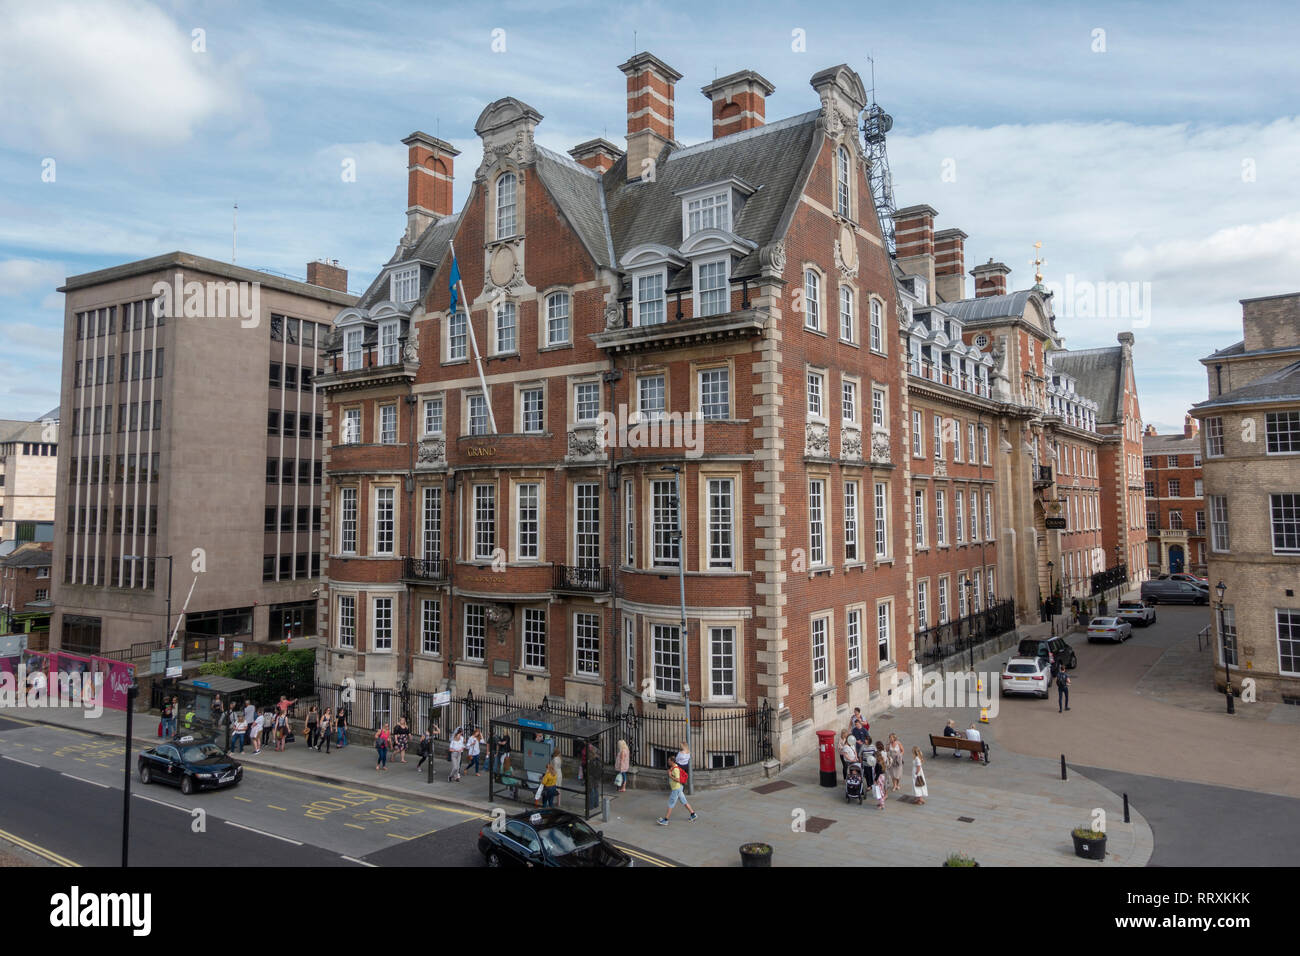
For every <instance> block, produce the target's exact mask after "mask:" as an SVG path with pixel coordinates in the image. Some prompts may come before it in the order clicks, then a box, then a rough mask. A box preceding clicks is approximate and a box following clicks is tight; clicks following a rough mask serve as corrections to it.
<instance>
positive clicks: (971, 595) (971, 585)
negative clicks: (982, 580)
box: [966, 578, 975, 672]
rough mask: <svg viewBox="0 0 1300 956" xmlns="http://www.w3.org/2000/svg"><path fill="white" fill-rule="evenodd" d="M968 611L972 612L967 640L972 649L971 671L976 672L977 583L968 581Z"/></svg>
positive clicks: (971, 580)
mask: <svg viewBox="0 0 1300 956" xmlns="http://www.w3.org/2000/svg"><path fill="white" fill-rule="evenodd" d="M966 609H967V610H968V611H969V612H970V619H969V620H970V628H969V630H968V631H967V634H966V638H967V641H968V642H969V647H970V669H971V671H972V672H974V670H975V581H974V580H973V579H971V578H967V579H966Z"/></svg>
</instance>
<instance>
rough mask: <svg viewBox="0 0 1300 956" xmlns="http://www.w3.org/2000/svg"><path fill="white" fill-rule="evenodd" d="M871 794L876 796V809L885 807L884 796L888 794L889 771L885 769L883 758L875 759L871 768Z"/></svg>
mask: <svg viewBox="0 0 1300 956" xmlns="http://www.w3.org/2000/svg"><path fill="white" fill-rule="evenodd" d="M871 795H872V796H873V797H875V798H876V809H877V810H883V809H885V797H886V796H888V795H889V773H888V771H886V770H885V762H884V760H877V761H876V765H875V767H873V768H872V779H871Z"/></svg>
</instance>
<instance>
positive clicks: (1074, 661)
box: [1070, 651, 1079, 670]
mask: <svg viewBox="0 0 1300 956" xmlns="http://www.w3.org/2000/svg"><path fill="white" fill-rule="evenodd" d="M1078 666H1079V655H1078V654H1076V653H1074V652H1073V651H1071V652H1070V670H1074V669H1075V668H1077V667H1078Z"/></svg>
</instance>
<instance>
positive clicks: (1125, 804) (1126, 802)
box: [1124, 793, 1129, 823]
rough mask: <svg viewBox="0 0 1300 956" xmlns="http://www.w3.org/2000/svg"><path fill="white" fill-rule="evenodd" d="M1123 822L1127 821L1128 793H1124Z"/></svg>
mask: <svg viewBox="0 0 1300 956" xmlns="http://www.w3.org/2000/svg"><path fill="white" fill-rule="evenodd" d="M1124 822H1125V823H1128V822H1129V819H1128V794H1127V793H1126V794H1124Z"/></svg>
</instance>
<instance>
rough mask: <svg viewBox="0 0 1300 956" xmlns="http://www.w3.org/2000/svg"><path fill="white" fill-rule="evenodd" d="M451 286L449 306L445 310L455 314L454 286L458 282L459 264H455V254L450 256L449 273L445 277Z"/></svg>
mask: <svg viewBox="0 0 1300 956" xmlns="http://www.w3.org/2000/svg"><path fill="white" fill-rule="evenodd" d="M447 281H448V283H449V284H450V286H451V308H450V309H448V310H447V311H448V312H450V313H451V314H452V315H455V314H456V286H457V285H458V284H459V283H460V266H458V265H456V256H455V255H452V257H451V275H449V276H448V277H447Z"/></svg>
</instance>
